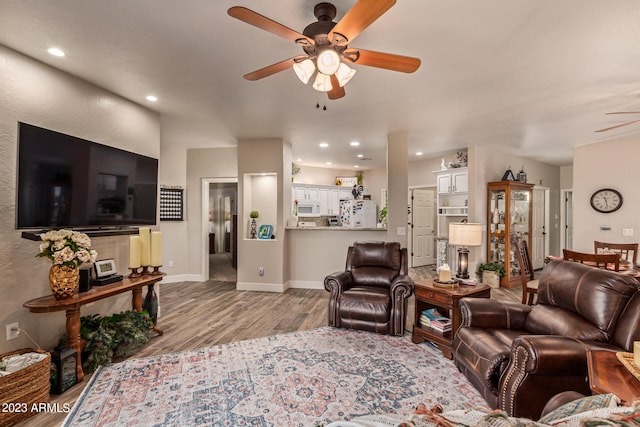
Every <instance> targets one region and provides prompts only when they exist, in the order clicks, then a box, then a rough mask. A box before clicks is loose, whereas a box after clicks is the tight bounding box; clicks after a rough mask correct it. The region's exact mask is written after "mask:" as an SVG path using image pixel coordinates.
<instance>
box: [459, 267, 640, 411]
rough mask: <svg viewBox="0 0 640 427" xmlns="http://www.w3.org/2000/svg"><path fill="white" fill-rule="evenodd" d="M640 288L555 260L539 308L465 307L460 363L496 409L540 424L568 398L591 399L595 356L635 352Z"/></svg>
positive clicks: (488, 303) (480, 302)
mask: <svg viewBox="0 0 640 427" xmlns="http://www.w3.org/2000/svg"><path fill="white" fill-rule="evenodd" d="M638 286H639V283H638V282H637V281H636V280H635V279H633V278H631V277H628V276H624V275H621V274H618V273H615V272H612V271H607V270H601V269H597V268H593V267H589V266H586V265H583V264H579V263H575V262H570V261H553V262H551V263H549V264H548V265H547V266H546V267H545V269H544V271H543V273H542V276H541V277H540V282H539V288H538V303H537V304H536V305H534V306H528V305H522V304H517V303H509V302H500V301H496V300H489V299H481V298H473V299H471V298H468V299H463V300H462V301H461V303H460V309H461V312H462V324H461V327H460V328H459V329H458V331H457V333H456V336H455V338H454V341H453V353H454V362H455V364H456V366H457V367H458V369H459V370H460V371H461V372H462V373H464V374H465V375H466V376H467V378H468V379H469V380H470V381H471V383H473V385H474V386H475V388H477V389H478V390H479V391H480V393H482V395H483V396H484V398H485V400H486V401H487V403H488V404H489V405H490V406H491V407H492V408H494V409H496V408H499V409H502V410H504V411H505V412H506V413H507V414H508V415H510V416H517V417H527V418H532V419H534V420H535V419H538V418H539V417H540V413H541V412H542V409H543V408H544V405H545V403H546V402H547V401H548V400H549V399H550V398H551V397H553V396H555V395H556V394H558V393H560V392H564V391H568V390H573V391H576V392H579V393H582V394H586V395H588V394H591V392H590V389H589V382H588V376H587V358H586V353H587V351H588V350H590V349H606V350H611V351H633V342H634V341H636V340H640V292H638Z"/></svg>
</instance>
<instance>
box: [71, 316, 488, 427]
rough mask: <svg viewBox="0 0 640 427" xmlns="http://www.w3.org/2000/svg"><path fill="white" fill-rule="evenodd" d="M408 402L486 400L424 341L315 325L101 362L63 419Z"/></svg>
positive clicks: (192, 416) (338, 415)
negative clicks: (259, 336) (302, 328)
mask: <svg viewBox="0 0 640 427" xmlns="http://www.w3.org/2000/svg"><path fill="white" fill-rule="evenodd" d="M418 403H426V404H427V406H429V407H430V406H433V405H434V404H436V403H439V404H441V405H442V406H443V407H444V408H445V410H448V409H461V408H479V407H482V408H485V407H486V403H485V402H484V400H483V399H482V397H481V396H480V394H479V393H478V392H477V391H476V390H475V389H474V388H473V386H472V385H471V384H470V383H469V382H467V380H466V379H465V377H464V376H463V375H462V374H461V373H459V372H458V370H457V369H456V368H455V366H454V365H453V362H452V361H450V360H448V359H446V358H444V357H443V356H442V354H441V353H440V352H439V351H438V350H436V349H434V348H433V347H432V346H431V345H429V344H427V343H423V344H420V345H415V344H413V343H411V338H410V336H409V335H408V334H407V335H405V336H404V337H389V336H383V335H379V334H373V333H368V332H361V331H352V330H346V329H336V328H331V327H324V328H318V329H312V330H309V331H301V332H293V333H288V334H283V335H275V336H270V337H265V338H259V339H254V340H247V341H239V342H234V343H230V344H225V345H220V346H215V347H209V348H203V349H199V350H192V351H185V352H181V353H171V354H166V355H162V356H153V357H147V358H141V359H131V360H126V361H124V362H121V363H115V364H111V365H108V366H106V367H102V368H100V369H99V370H98V371H97V372H96V373H95V374H94V375H93V376H92V377H91V380H90V382H89V384H87V387H86V388H85V390H84V391H83V393H82V395H81V396H80V398H79V399H78V401H77V402H76V404H75V405H74V407H73V408H72V410H71V412H70V413H69V414H68V416H67V418H66V420H65V422H64V423H63V425H64V426H114V427H115V426H123V425H128V426H132V425H135V426H160V425H162V426H196V425H197V426H278V427H280V426H300V427H309V426H316V425H322V424H325V423H329V422H331V421H339V420H345V419H349V418H352V417H355V416H359V415H365V414H384V413H400V414H405V413H406V414H410V413H411V412H412V410H413V409H414V408H415V407H416V405H417V404H418Z"/></svg>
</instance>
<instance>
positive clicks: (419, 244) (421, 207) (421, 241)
mask: <svg viewBox="0 0 640 427" xmlns="http://www.w3.org/2000/svg"><path fill="white" fill-rule="evenodd" d="M411 215H412V217H413V219H412V221H411V224H412V228H411V230H412V233H411V242H412V256H411V266H412V267H420V266H422V265H429V264H435V241H434V235H435V227H434V225H435V198H434V192H433V190H424V189H416V190H413V201H412V209H411Z"/></svg>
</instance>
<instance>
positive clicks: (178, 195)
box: [160, 187, 184, 221]
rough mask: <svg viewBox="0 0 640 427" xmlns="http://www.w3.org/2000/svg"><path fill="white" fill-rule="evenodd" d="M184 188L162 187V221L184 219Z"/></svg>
mask: <svg viewBox="0 0 640 427" xmlns="http://www.w3.org/2000/svg"><path fill="white" fill-rule="evenodd" d="M183 192H184V190H183V189H182V188H166V187H160V221H182V220H183V216H182V213H183V211H184V206H183V194H184V193H183Z"/></svg>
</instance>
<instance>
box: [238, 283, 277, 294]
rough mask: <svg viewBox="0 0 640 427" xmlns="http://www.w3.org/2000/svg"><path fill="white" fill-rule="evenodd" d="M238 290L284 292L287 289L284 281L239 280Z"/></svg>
mask: <svg viewBox="0 0 640 427" xmlns="http://www.w3.org/2000/svg"><path fill="white" fill-rule="evenodd" d="M236 290H238V291H259V292H280V293H282V292H284V291H286V290H287V288H286V286H285V285H284V284H282V283H255V282H237V283H236Z"/></svg>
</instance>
